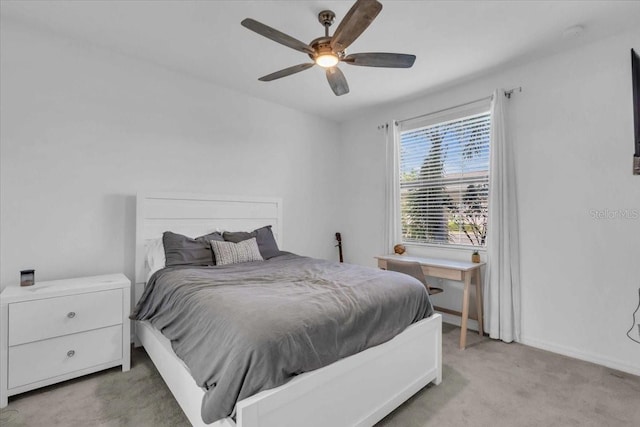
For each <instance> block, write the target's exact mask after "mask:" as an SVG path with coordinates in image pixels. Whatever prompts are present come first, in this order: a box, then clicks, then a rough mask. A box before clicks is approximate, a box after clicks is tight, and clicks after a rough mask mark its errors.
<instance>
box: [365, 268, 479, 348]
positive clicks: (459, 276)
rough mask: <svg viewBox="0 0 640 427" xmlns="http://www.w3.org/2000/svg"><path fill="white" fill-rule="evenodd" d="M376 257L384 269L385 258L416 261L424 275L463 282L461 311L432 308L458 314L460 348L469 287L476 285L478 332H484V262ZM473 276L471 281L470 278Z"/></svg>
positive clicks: (463, 336) (467, 306)
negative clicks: (482, 273)
mask: <svg viewBox="0 0 640 427" xmlns="http://www.w3.org/2000/svg"><path fill="white" fill-rule="evenodd" d="M376 258H377V259H378V267H379V268H381V269H383V270H386V269H387V260H397V261H405V262H417V263H420V265H421V266H422V271H423V273H424V275H425V276H431V277H437V278H441V279H448V280H456V281H459V282H463V283H464V291H463V294H462V312H459V311H455V310H450V309H448V308H444V307H434V309H436V310H438V311H441V312H443V313H449V314H453V315H456V316H460V317H461V319H462V322H461V329H460V348H461V349H464V348H465V347H466V344H467V321H468V319H469V288H470V287H471V285H472V284H473V285H475V287H476V298H475V300H476V311H477V314H478V316H477V319H474V320H477V321H478V334H480V335H481V336H482V335H483V334H484V331H483V327H482V278H481V275H480V267H482V266H483V265H484V264H485V263H484V262H480V263H474V262H467V261H455V260H450V259H441V258H422V257H414V256H408V255H380V256H377V257H376ZM472 277H473V278H474V280H473V283H472V281H471V278H472Z"/></svg>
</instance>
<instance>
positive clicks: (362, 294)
mask: <svg viewBox="0 0 640 427" xmlns="http://www.w3.org/2000/svg"><path fill="white" fill-rule="evenodd" d="M432 312H433V308H432V306H431V302H430V301H429V296H428V294H427V292H426V291H425V288H424V286H423V285H422V284H421V283H420V282H418V281H417V280H415V279H414V278H412V277H409V276H406V275H403V274H400V273H394V272H387V271H383V270H377V269H373V268H366V267H359V266H355V265H349V264H338V263H334V262H328V261H322V260H317V259H312V258H306V257H300V256H297V255H293V254H285V255H281V256H278V257H275V258H272V259H270V260H268V261H262V262H249V263H244V264H236V265H227V266H216V267H180V268H178V267H173V268H165V269H162V270H160V271H158V272H157V273H156V274H154V276H153V277H152V278H151V280H150V281H149V282H148V284H147V286H146V288H145V291H144V293H143V295H142V297H141V299H140V301H139V303H138V305H137V306H136V308H135V310H134V313H133V314H132V316H131V317H132V319H137V320H149V321H150V322H151V323H152V324H153V325H154V326H155V327H156V328H157V329H159V330H160V331H161V332H162V333H163V334H164V335H165V336H166V337H167V338H169V339H170V340H171V344H172V346H173V350H174V351H175V353H176V354H177V355H178V357H180V358H181V359H182V360H183V361H184V362H185V363H186V365H187V366H188V367H189V369H190V370H191V374H192V375H193V377H194V379H195V380H196V383H197V384H198V385H199V386H201V387H204V388H205V389H206V390H207V391H206V393H205V397H204V399H203V402H202V419H203V420H204V421H205V422H206V423H211V422H213V421H216V420H218V419H220V418H224V417H227V416H229V415H231V414H232V413H233V410H234V407H235V404H236V402H237V401H239V400H242V399H244V398H246V397H249V396H251V395H254V394H256V393H257V392H259V391H262V390H266V389H270V388H274V387H277V386H280V385H282V384H284V383H286V382H287V381H289V380H290V379H291V378H292V377H294V376H295V375H297V374H300V373H302V372H306V371H311V370H314V369H318V368H320V367H323V366H326V365H329V364H331V363H333V362H335V361H337V360H339V359H341V358H344V357H347V356H350V355H353V354H355V353H358V352H360V351H362V350H364V349H366V348H368V347H372V346H375V345H378V344H381V343H383V342H385V341H388V340H390V339H391V338H393V337H394V336H395V335H397V334H399V333H400V332H402V331H403V330H404V329H405V328H406V327H407V326H408V325H410V324H411V323H414V322H417V321H419V320H420V319H423V318H425V317H428V316H430V315H431V314H432Z"/></svg>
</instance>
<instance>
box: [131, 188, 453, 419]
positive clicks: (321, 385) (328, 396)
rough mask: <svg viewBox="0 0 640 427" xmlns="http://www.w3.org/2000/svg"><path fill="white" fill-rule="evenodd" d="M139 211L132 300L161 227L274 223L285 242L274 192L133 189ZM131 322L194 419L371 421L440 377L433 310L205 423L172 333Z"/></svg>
mask: <svg viewBox="0 0 640 427" xmlns="http://www.w3.org/2000/svg"><path fill="white" fill-rule="evenodd" d="M136 215H137V224H136V281H135V283H136V286H135V301H136V302H137V301H138V299H139V298H140V296H141V294H142V290H143V289H144V280H145V278H146V271H145V250H146V249H145V245H146V242H147V241H148V240H151V239H156V238H158V237H161V236H162V233H163V232H164V231H166V230H171V231H174V232H177V233H181V234H185V235H189V236H199V235H202V234H206V233H209V232H211V231H214V230H216V229H219V230H234V231H240V230H247V231H250V230H253V229H255V228H258V227H261V226H264V225H272V229H273V232H274V235H275V236H276V239H277V241H278V244H279V246H280V247H282V248H285V249H286V246H284V245H283V235H282V200H281V199H279V198H264V197H232V196H208V195H202V194H167V193H150V194H138V199H137V213H136ZM135 323H136V335H137V339H138V340H139V342H140V343H141V344H142V345H143V346H144V348H145V350H146V351H147V353H148V354H149V357H150V358H151V360H152V361H153V363H154V364H155V366H156V368H157V369H158V372H160V374H161V375H162V378H163V379H164V381H165V382H166V384H167V386H168V387H169V389H170V390H171V392H172V393H173V395H174V397H175V398H176V400H177V401H178V404H179V405H180V407H181V408H182V410H183V411H184V413H185V414H186V416H187V418H188V419H189V421H190V422H191V424H193V425H194V426H211V427H287V426H291V427H294V426H295V427H298V426H301V425H304V426H307V427H326V426H334V427H341V426H362V427H365V426H367V427H368V426H372V425H373V424H375V423H376V422H378V421H379V420H381V419H382V418H384V417H385V416H386V415H387V414H389V413H390V412H391V411H393V410H394V409H395V408H397V407H398V406H399V405H400V404H402V403H403V402H404V401H406V400H407V399H408V398H409V397H411V396H412V395H413V394H415V393H416V392H417V391H419V390H420V389H422V388H423V387H424V386H426V385H427V384H428V383H430V382H434V383H435V384H440V382H441V381H442V319H441V317H440V315H439V314H434V315H433V316H431V317H429V318H428V319H424V320H422V321H420V322H418V323H416V324H414V325H411V326H410V327H408V328H407V329H406V330H405V331H404V332H402V333H401V334H400V335H398V336H396V337H395V338H394V339H392V340H391V341H388V342H386V343H384V344H381V345H378V346H376V347H372V348H369V349H367V350H365V351H363V352H361V353H358V354H355V355H353V356H351V357H348V358H345V359H342V360H339V361H338V362H335V363H333V364H331V365H329V366H326V367H324V368H321V369H317V370H315V371H312V372H307V373H304V374H302V375H299V376H297V377H296V378H294V379H293V380H291V381H289V382H288V383H286V384H284V385H282V386H280V387H277V388H274V389H271V390H265V391H263V392H260V393H258V394H256V395H254V396H251V397H249V398H246V399H244V400H241V401H239V402H238V403H237V405H236V420H235V421H234V420H233V419H231V418H225V419H222V420H219V421H216V422H214V423H212V424H205V423H204V421H203V420H202V418H201V415H200V407H201V402H202V397H203V396H204V390H203V389H202V388H200V387H198V386H197V385H196V383H195V381H194V379H193V377H192V376H191V374H190V373H189V370H188V368H187V367H186V365H185V364H184V363H183V362H182V360H180V359H179V358H178V357H177V356H176V355H175V353H174V352H173V350H172V348H171V343H170V342H169V340H167V339H166V338H165V337H164V336H163V335H162V334H161V333H160V332H159V331H158V330H157V329H155V328H154V327H153V326H151V324H150V323H148V322H135Z"/></svg>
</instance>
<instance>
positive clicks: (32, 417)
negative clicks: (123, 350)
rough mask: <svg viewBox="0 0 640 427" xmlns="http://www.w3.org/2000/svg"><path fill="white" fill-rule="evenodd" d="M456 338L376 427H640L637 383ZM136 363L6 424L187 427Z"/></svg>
mask: <svg viewBox="0 0 640 427" xmlns="http://www.w3.org/2000/svg"><path fill="white" fill-rule="evenodd" d="M459 332H460V330H459V329H458V328H455V327H452V326H449V325H444V330H443V354H444V374H443V381H442V384H441V385H439V386H434V387H432V386H428V387H426V388H425V389H423V390H422V391H420V392H419V393H418V394H416V395H415V396H414V397H413V398H412V399H410V400H409V401H408V402H406V403H405V404H404V405H402V406H401V407H400V408H398V409H397V410H396V411H394V412H393V413H392V414H390V415H389V416H388V417H387V418H385V419H384V420H382V421H381V422H380V424H379V426H385V427H388V426H403V427H405V426H406V427H423V426H536V427H537V426H598V427H601V426H640V377H635V376H632V375H628V374H624V373H621V372H618V371H614V370H611V369H607V368H603V367H600V366H597V365H593V364H590V363H586V362H581V361H577V360H573V359H569V358H566V357H563V356H558V355H555V354H553V353H549V352H545V351H541V350H535V349H532V348H529V347H525V346H522V345H518V344H504V343H501V342H496V341H492V340H489V339H488V338H481V337H479V336H478V335H477V334H471V333H470V334H469V339H468V341H469V346H468V347H467V349H466V350H464V351H460V350H458V349H457V341H458V337H459ZM132 357H133V360H132V369H131V371H129V372H126V373H123V372H121V371H120V370H119V369H118V368H114V369H110V370H107V371H104V372H100V373H96V374H93V375H89V376H86V377H83V378H80V379H76V380H72V381H67V382H65V383H62V384H57V385H53V386H49V387H46V388H43V389H40V390H35V391H32V392H29V393H24V394H22V395H18V396H13V397H11V398H10V399H9V406H8V407H7V408H5V409H2V410H1V411H0V425H2V427H10V426H11V427H13V426H29V427H39V426H47V427H49V426H65V427H66V426H69V427H72V426H83V427H84V426H172V427H173V426H188V425H189V423H188V421H187V420H186V418H185V416H184V415H183V414H182V412H181V410H180V408H179V407H178V405H177V403H176V402H175V401H174V400H173V398H172V397H171V393H170V392H169V390H168V389H167V387H166V386H165V385H164V382H163V381H162V379H161V378H160V376H159V374H158V373H157V372H156V370H155V368H154V367H153V364H152V363H151V361H150V360H149V358H148V357H147V355H146V353H145V352H144V350H141V349H135V350H134V351H133V353H132ZM301 427H304V426H301ZM328 427H329V426H328ZM331 427H333V426H331Z"/></svg>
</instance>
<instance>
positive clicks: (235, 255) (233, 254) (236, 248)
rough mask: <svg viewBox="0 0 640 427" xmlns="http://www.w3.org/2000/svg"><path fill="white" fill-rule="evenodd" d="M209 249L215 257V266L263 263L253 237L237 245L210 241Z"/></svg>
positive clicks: (256, 242)
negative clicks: (250, 262)
mask: <svg viewBox="0 0 640 427" xmlns="http://www.w3.org/2000/svg"><path fill="white" fill-rule="evenodd" d="M211 249H213V253H214V255H215V256H216V265H227V264H238V263H241V262H249V261H263V258H262V255H260V250H259V249H258V241H257V240H256V238H255V237H252V238H251V239H248V240H243V241H241V242H238V243H233V242H219V241H217V240H211Z"/></svg>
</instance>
